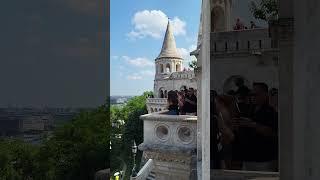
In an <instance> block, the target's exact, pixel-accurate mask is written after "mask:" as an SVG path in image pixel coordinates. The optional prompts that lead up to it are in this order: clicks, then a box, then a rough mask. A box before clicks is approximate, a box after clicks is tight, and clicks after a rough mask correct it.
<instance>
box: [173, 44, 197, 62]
mask: <svg viewBox="0 0 320 180" xmlns="http://www.w3.org/2000/svg"><path fill="white" fill-rule="evenodd" d="M196 48H197V46H196V45H194V44H193V45H190V46H189V48H177V50H178V52H179V53H180V54H181V56H182V57H183V59H184V60H188V59H190V58H191V56H190V52H192V51H194V50H196Z"/></svg>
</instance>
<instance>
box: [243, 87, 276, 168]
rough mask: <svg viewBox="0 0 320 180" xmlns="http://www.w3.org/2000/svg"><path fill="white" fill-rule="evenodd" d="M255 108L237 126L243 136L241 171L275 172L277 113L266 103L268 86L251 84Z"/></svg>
mask: <svg viewBox="0 0 320 180" xmlns="http://www.w3.org/2000/svg"><path fill="white" fill-rule="evenodd" d="M253 97H254V98H253V100H254V105H255V108H254V110H253V112H252V114H251V116H250V118H242V119H241V121H240V122H239V124H238V125H239V126H240V127H241V128H242V130H244V132H245V136H243V137H242V138H241V143H242V148H243V151H242V152H244V154H243V161H244V162H243V169H244V170H250V171H275V170H276V167H275V161H276V160H277V158H278V157H277V155H278V141H277V140H278V135H277V131H278V120H277V113H276V112H275V111H274V109H273V108H272V107H270V105H269V103H268V86H267V85H266V84H265V83H254V84H253Z"/></svg>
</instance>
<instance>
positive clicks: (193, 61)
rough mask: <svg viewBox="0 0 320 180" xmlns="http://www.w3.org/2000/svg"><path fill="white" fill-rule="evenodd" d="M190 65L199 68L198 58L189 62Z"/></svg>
mask: <svg viewBox="0 0 320 180" xmlns="http://www.w3.org/2000/svg"><path fill="white" fill-rule="evenodd" d="M189 67H190V68H193V69H194V68H197V61H196V60H192V61H191V62H189Z"/></svg>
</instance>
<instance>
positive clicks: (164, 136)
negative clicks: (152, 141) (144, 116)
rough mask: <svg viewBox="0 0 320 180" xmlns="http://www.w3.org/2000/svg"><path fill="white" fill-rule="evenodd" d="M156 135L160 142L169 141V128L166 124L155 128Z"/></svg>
mask: <svg viewBox="0 0 320 180" xmlns="http://www.w3.org/2000/svg"><path fill="white" fill-rule="evenodd" d="M155 135H156V137H157V138H159V140H160V141H167V140H168V139H169V127H168V126H167V125H165V124H158V125H157V126H156V128H155Z"/></svg>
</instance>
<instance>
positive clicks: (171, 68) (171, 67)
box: [155, 20, 183, 80]
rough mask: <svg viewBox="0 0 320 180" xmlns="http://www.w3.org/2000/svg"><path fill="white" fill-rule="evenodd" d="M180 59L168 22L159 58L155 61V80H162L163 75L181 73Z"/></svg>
mask: <svg viewBox="0 0 320 180" xmlns="http://www.w3.org/2000/svg"><path fill="white" fill-rule="evenodd" d="M182 60H183V59H182V57H181V55H180V54H179V53H178V50H177V47H176V42H175V39H174V36H173V30H172V27H171V24H170V21H169V20H168V25H167V30H166V34H165V36H164V40H163V44H162V49H161V52H160V54H159V56H158V57H157V58H156V59H155V63H156V66H155V67H156V75H155V80H157V79H162V78H163V76H164V75H167V74H171V73H172V72H179V71H182Z"/></svg>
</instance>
